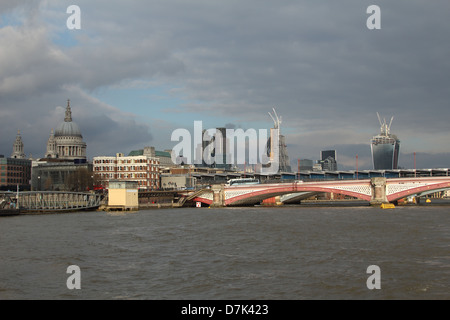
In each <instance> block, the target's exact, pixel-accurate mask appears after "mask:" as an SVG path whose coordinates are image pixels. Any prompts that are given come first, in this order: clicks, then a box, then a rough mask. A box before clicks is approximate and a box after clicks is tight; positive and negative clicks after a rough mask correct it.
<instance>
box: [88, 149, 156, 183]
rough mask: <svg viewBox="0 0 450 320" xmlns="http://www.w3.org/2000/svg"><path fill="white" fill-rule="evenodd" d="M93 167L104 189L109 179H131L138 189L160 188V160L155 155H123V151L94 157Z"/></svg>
mask: <svg viewBox="0 0 450 320" xmlns="http://www.w3.org/2000/svg"><path fill="white" fill-rule="evenodd" d="M93 169H94V174H95V175H96V176H97V180H99V182H100V183H101V185H102V186H103V187H104V188H106V189H107V188H108V187H109V181H110V180H123V181H132V182H135V183H137V185H138V188H139V189H146V190H152V189H159V188H160V176H159V175H160V162H159V160H158V158H156V157H151V156H148V155H138V156H124V154H123V153H117V154H116V156H100V157H94V159H93Z"/></svg>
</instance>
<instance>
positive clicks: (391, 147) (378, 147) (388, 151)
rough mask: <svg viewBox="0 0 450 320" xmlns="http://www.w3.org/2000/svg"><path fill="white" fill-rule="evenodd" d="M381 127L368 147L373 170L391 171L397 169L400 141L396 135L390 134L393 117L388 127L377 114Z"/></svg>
mask: <svg viewBox="0 0 450 320" xmlns="http://www.w3.org/2000/svg"><path fill="white" fill-rule="evenodd" d="M377 116H378V120H379V122H380V126H381V132H380V133H379V134H378V135H376V136H374V137H373V138H372V140H371V143H370V146H371V149H372V161H373V168H374V169H375V170H391V169H397V168H398V156H399V151H400V140H399V139H398V138H397V136H396V135H393V134H391V133H390V130H391V124H392V120H393V119H394V117H392V118H391V121H390V123H389V125H388V124H387V123H386V119H384V120H383V121H381V118H380V115H379V114H378V113H377Z"/></svg>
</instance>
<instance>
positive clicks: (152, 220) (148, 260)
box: [0, 206, 450, 300]
mask: <svg viewBox="0 0 450 320" xmlns="http://www.w3.org/2000/svg"><path fill="white" fill-rule="evenodd" d="M0 256H1V260H0V299H221V300H222V299H238V300H240V299H274V300H279V299H283V300H299V299H449V298H450V290H449V287H450V286H449V285H450V207H425V206H421V207H397V208H396V209H393V210H381V209H378V208H371V207H340V208H333V207H331V208H324V207H320V208H314V207H282V208H262V207H251V208H223V209H208V208H183V209H162V210H149V211H139V212H136V213H125V214H123V213H114V214H112V213H106V212H81V213H66V214H49V215H27V216H17V217H1V218H0ZM70 265H77V266H79V267H80V270H81V289H80V290H69V289H68V288H67V286H66V280H67V278H68V277H69V276H70V274H67V273H66V271H67V267H68V266H70ZM370 265H378V266H379V267H380V269H381V289H379V290H377V289H374V290H369V289H368V288H367V285H366V281H367V279H368V277H369V276H370V274H368V273H367V272H366V271H367V267H368V266H370Z"/></svg>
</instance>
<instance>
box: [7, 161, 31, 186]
mask: <svg viewBox="0 0 450 320" xmlns="http://www.w3.org/2000/svg"><path fill="white" fill-rule="evenodd" d="M30 180H31V160H28V159H20V158H5V157H4V156H2V155H0V190H12V191H13V190H16V189H17V187H19V188H20V190H30Z"/></svg>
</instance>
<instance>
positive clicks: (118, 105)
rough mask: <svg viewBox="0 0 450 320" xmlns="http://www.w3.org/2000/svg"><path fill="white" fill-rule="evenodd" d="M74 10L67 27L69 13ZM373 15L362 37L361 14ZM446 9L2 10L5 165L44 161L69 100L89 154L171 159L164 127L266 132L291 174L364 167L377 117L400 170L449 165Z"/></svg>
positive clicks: (188, 1)
mask: <svg viewBox="0 0 450 320" xmlns="http://www.w3.org/2000/svg"><path fill="white" fill-rule="evenodd" d="M72 4H76V5H78V6H79V8H80V9H81V16H80V17H81V29H79V30H76V29H75V30H69V29H68V28H67V24H66V22H67V19H68V18H69V17H70V14H68V13H67V12H66V10H67V8H68V7H69V6H70V5H72ZM372 4H376V5H378V6H379V7H380V8H381V29H380V30H369V29H368V28H367V26H366V21H367V19H368V18H369V16H370V14H367V13H366V10H367V8H368V6H370V5H372ZM449 12H450V2H449V1H446V0H445V1H444V0H442V1H440V0H434V1H423V0H421V1H418V0H408V1H406V0H390V1H387V0H385V1H381V0H378V1H364V0H340V1H332V0H323V1H317V0H310V1H301V0H298V1H293V0H291V1H287V0H286V1H284V0H282V1H273V0H271V1H268V0H241V1H237V0H220V1H218V0H217V1H216V0H158V1H153V0H149V1H140V0H127V1H124V0H122V1H119V0H108V1H107V0H96V1H92V0H91V1H88V0H78V1H74V0H70V1H65V0H41V1H39V0H28V1H27V0H2V1H1V3H0V154H5V155H6V156H9V155H10V154H11V152H12V144H13V142H14V140H15V137H16V133H17V130H20V131H21V135H22V139H23V141H24V144H25V152H26V154H27V155H29V154H32V156H33V157H42V156H43V155H44V152H45V149H46V142H47V139H48V137H49V134H50V130H51V129H52V128H55V127H56V126H57V125H58V124H59V123H60V122H61V121H63V118H64V108H65V106H66V101H67V99H70V100H71V106H72V115H73V120H74V122H76V123H77V124H78V125H79V126H80V128H81V130H82V133H83V137H84V140H85V142H86V143H87V146H88V148H87V152H88V157H90V158H92V157H94V156H97V155H112V154H115V153H117V152H123V153H128V152H129V151H131V150H134V149H139V148H143V147H144V146H155V147H156V148H157V149H160V150H163V149H172V148H173V147H174V146H175V145H176V144H177V143H176V142H171V140H170V137H171V133H172V131H173V130H175V129H177V128H186V129H188V130H191V129H192V128H193V123H194V121H195V120H202V121H203V125H204V127H205V128H211V127H223V126H228V127H240V128H244V129H246V128H255V129H260V128H270V127H271V126H272V125H273V122H272V120H271V119H270V117H269V115H268V112H270V111H271V110H272V108H273V107H275V108H276V110H277V113H278V114H279V115H281V116H282V119H283V122H282V133H283V134H284V135H285V136H286V142H287V144H288V153H289V157H290V159H291V162H292V165H293V167H296V165H297V159H299V158H301V159H312V160H317V159H318V158H319V156H320V151H321V150H326V149H336V150H337V154H338V166H339V168H340V169H352V168H355V162H356V161H355V158H356V155H358V160H359V168H361V169H371V160H370V145H369V142H370V139H371V137H372V136H373V135H374V134H377V133H378V132H379V131H380V125H379V123H378V118H377V114H376V113H377V112H378V113H379V114H380V115H381V117H382V118H386V119H387V120H388V121H389V120H390V118H391V117H392V116H393V117H394V120H393V123H392V127H391V132H392V133H394V134H396V135H398V137H399V138H400V140H401V148H400V149H401V156H400V161H399V165H400V166H402V167H405V168H412V167H413V153H414V152H416V159H417V167H418V168H434V167H450V144H449V142H450V124H449V119H450V60H449V57H450V55H449V53H450V41H449V40H450V38H449V35H450V23H448V19H449V16H448V13H449Z"/></svg>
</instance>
